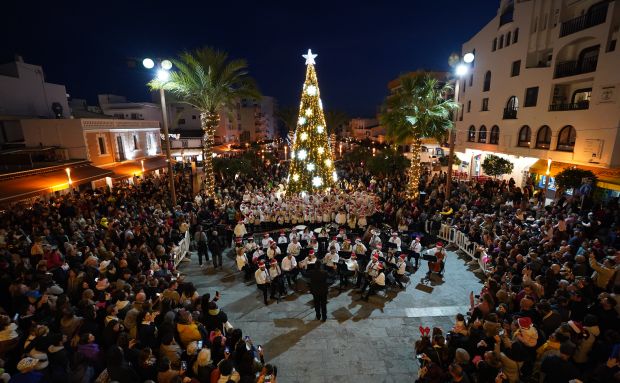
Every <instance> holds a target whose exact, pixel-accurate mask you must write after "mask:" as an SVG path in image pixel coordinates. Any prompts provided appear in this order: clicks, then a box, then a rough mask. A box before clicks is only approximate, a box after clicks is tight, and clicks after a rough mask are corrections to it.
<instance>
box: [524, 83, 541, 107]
mask: <svg viewBox="0 0 620 383" xmlns="http://www.w3.org/2000/svg"><path fill="white" fill-rule="evenodd" d="M536 102H538V87H537V86H534V87H532V88H527V89H526V90H525V104H523V106H524V107H526V108H527V107H529V106H536Z"/></svg>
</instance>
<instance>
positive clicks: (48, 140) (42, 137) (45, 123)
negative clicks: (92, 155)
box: [20, 119, 88, 159]
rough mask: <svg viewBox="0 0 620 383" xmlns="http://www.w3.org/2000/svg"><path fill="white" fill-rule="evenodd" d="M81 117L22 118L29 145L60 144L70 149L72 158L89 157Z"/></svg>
mask: <svg viewBox="0 0 620 383" xmlns="http://www.w3.org/2000/svg"><path fill="white" fill-rule="evenodd" d="M80 121H81V120H79V119H75V120H74V119H53V120H52V119H46V120H43V119H38V120H34V119H33V120H21V121H20V124H21V128H22V131H23V133H24V143H25V144H26V146H27V147H37V146H40V145H41V144H42V145H43V146H59V147H61V148H65V149H67V151H68V155H69V158H70V159H87V158H88V156H87V151H86V143H85V142H84V136H83V134H82V126H81V122H80Z"/></svg>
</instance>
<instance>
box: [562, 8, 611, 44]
mask: <svg viewBox="0 0 620 383" xmlns="http://www.w3.org/2000/svg"><path fill="white" fill-rule="evenodd" d="M606 18H607V6H606V5H605V6H599V7H598V8H596V9H594V10H593V11H591V12H588V13H586V14H584V15H582V16H579V17H575V18H574V19H571V20H568V21H565V22H563V23H562V28H561V29H560V37H564V36H568V35H570V34H573V33H577V32H579V31H583V30H584V29H587V28H590V27H593V26H595V25H599V24H602V23H604V22H605V19H606Z"/></svg>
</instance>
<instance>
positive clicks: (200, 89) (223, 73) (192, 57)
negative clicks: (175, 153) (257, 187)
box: [149, 47, 260, 197]
mask: <svg viewBox="0 0 620 383" xmlns="http://www.w3.org/2000/svg"><path fill="white" fill-rule="evenodd" d="M172 63H173V64H174V66H175V67H176V70H175V71H173V72H172V73H170V79H169V80H168V81H166V82H161V81H159V80H153V81H151V82H150V83H149V85H150V86H151V88H153V89H160V88H163V89H164V90H166V91H169V92H170V93H172V94H173V95H174V96H176V97H177V98H178V99H179V101H181V102H184V103H186V104H189V105H191V106H193V107H194V108H196V109H198V111H200V124H201V126H202V131H203V133H204V135H203V171H204V180H203V186H204V189H205V190H206V192H207V194H208V195H209V196H211V197H213V196H214V195H215V175H214V172H213V158H212V149H213V143H214V137H215V129H216V128H217V127H218V125H219V123H220V113H227V112H228V113H229V112H230V111H231V110H232V109H234V108H235V106H236V104H237V102H238V101H239V100H240V99H242V98H259V97H260V93H259V91H258V88H257V86H256V83H255V82H254V80H253V79H252V78H251V77H249V76H248V70H247V63H246V61H245V60H229V59H228V54H227V53H225V52H221V51H218V50H215V49H213V48H210V47H205V48H201V49H197V50H196V51H194V52H184V53H182V54H180V55H179V58H178V59H176V60H172Z"/></svg>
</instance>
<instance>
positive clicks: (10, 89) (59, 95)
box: [0, 56, 71, 144]
mask: <svg viewBox="0 0 620 383" xmlns="http://www.w3.org/2000/svg"><path fill="white" fill-rule="evenodd" d="M70 115H71V111H70V109H69V103H68V101H67V90H66V88H65V86H64V85H59V84H52V83H49V82H46V81H45V74H44V73H43V68H41V67H40V66H38V65H32V64H27V63H25V62H24V60H23V59H22V58H21V57H20V56H17V57H16V60H15V61H14V62H10V63H6V64H2V65H0V144H2V143H5V142H19V141H21V140H23V136H22V134H21V131H20V130H19V128H18V126H19V124H18V120H19V119H20V118H69V117H70Z"/></svg>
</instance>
